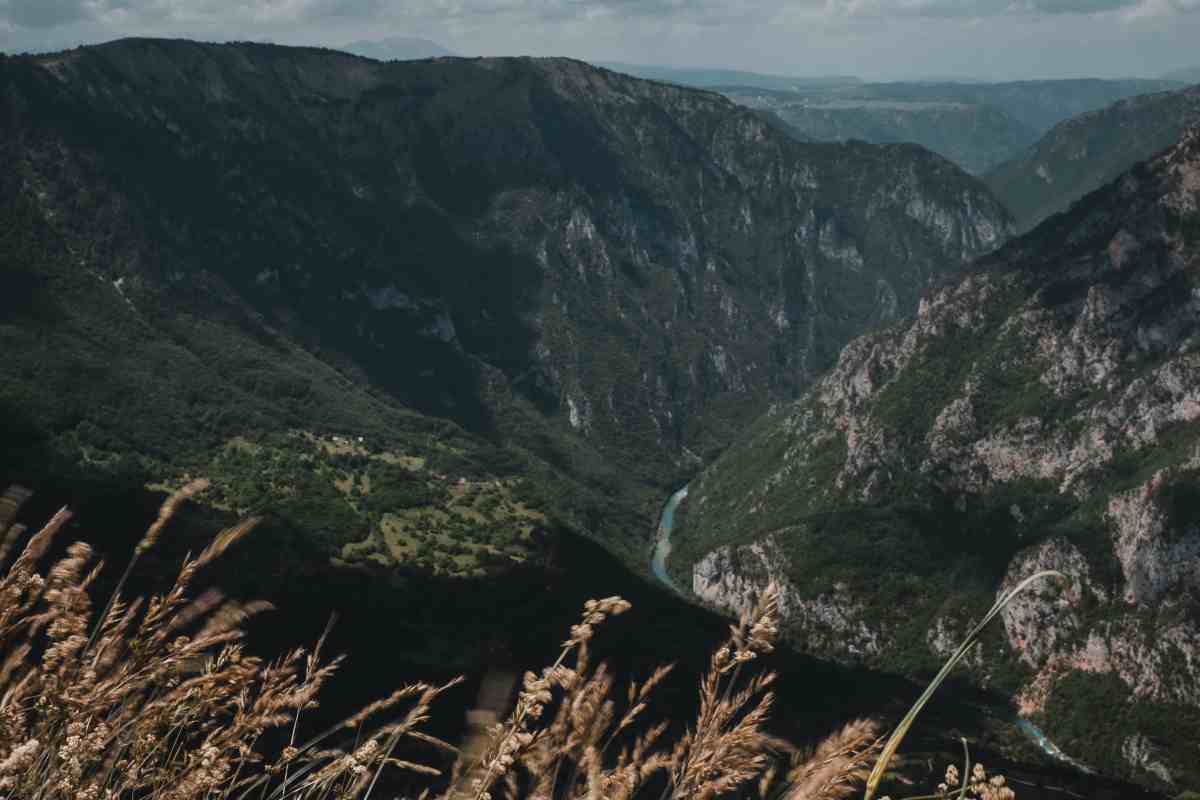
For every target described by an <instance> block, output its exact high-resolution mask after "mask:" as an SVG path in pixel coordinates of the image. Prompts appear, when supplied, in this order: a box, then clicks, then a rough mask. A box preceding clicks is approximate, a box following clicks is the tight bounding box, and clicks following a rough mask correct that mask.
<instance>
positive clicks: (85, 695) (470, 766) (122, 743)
mask: <svg viewBox="0 0 1200 800" xmlns="http://www.w3.org/2000/svg"><path fill="white" fill-rule="evenodd" d="M202 490H203V483H202V482H196V483H193V484H189V485H188V486H187V487H185V488H184V489H183V490H181V491H180V492H178V493H176V494H175V495H173V496H172V497H171V498H170V499H169V500H168V501H167V502H166V503H165V504H164V505H163V509H162V511H161V512H160V514H159V516H158V518H157V519H156V520H155V522H154V524H153V525H152V526H151V529H150V531H148V532H147V534H146V535H145V536H144V537H143V539H142V540H141V542H139V544H138V546H137V549H136V550H135V552H134V559H135V560H136V558H137V557H138V556H139V555H140V554H141V553H143V552H145V550H146V549H148V547H150V546H152V545H153V544H154V542H155V541H156V540H157V539H158V537H159V536H160V535H161V534H162V532H163V531H164V530H165V528H166V526H167V525H168V524H169V522H170V520H171V518H172V515H173V514H174V513H175V511H176V510H177V509H178V508H179V506H180V505H181V504H182V503H183V502H184V501H185V500H186V499H188V498H189V497H191V496H193V495H195V494H196V493H197V492H199V491H202ZM6 497H9V498H10V500H11V498H13V497H15V498H17V499H19V500H21V501H22V502H23V497H21V496H20V495H6ZM13 502H15V501H13ZM13 502H10V505H13ZM14 513H15V512H14ZM68 518H69V513H68V512H67V511H66V510H65V509H64V510H62V511H60V512H59V513H58V514H56V515H55V516H54V518H53V519H52V520H51V521H50V522H49V523H48V524H47V525H46V526H45V527H43V528H42V529H41V530H39V531H38V532H36V533H35V534H34V535H33V536H32V537H30V538H29V540H28V541H27V542H26V543H25V546H24V547H23V548H22V549H21V550H20V551H19V554H18V555H17V557H16V559H15V560H14V561H13V563H12V565H11V566H10V567H9V568H8V570H7V571H6V572H5V573H4V575H3V577H2V578H0V654H2V656H3V658H2V660H0V797H3V798H5V799H6V800H9V799H10V798H11V799H13V800H16V799H17V798H20V799H21V800H58V799H59V798H68V797H70V798H73V799H75V800H118V799H120V800H200V799H201V798H205V799H207V798H230V800H292V799H293V798H297V799H298V800H308V799H310V798H333V797H336V798H339V800H340V799H341V798H364V800H366V799H367V798H369V797H370V796H371V793H372V791H373V790H375V788H376V787H377V786H378V785H379V784H378V782H379V781H380V776H381V775H382V774H383V772H384V770H385V769H397V770H404V771H406V772H409V773H413V774H415V775H420V776H425V779H428V780H429V781H430V784H429V786H430V788H429V789H428V790H426V792H425V794H423V795H422V797H428V796H429V795H430V792H431V791H433V789H434V788H435V787H437V786H439V785H441V786H443V787H445V784H444V783H443V784H439V783H438V782H437V780H438V778H439V775H440V773H439V771H438V770H437V769H435V768H433V767H430V766H428V765H424V764H420V763H415V762H412V761H409V760H407V759H406V758H402V757H399V756H397V755H396V753H397V752H398V747H399V744H400V742H401V741H403V740H409V741H411V742H415V743H419V744H420V745H422V746H426V745H427V746H431V747H433V748H437V749H440V750H443V751H448V752H454V753H459V758H458V764H457V766H456V769H455V773H454V775H453V776H452V779H451V780H450V782H449V788H444V790H443V792H442V793H441V794H440V795H439V797H440V798H442V799H443V800H460V799H461V798H472V799H473V800H490V798H492V797H493V793H495V794H496V795H497V796H504V797H510V798H514V800H515V798H528V800H559V799H560V798H562V799H563V800H585V799H586V800H629V799H630V798H634V797H647V796H648V797H650V798H651V799H652V800H653V798H656V797H657V798H670V799H671V800H693V798H695V799H697V800H709V799H711V798H717V797H731V796H750V795H753V794H758V795H759V796H761V797H765V798H772V800H832V799H833V798H842V797H846V796H848V795H849V794H850V792H851V789H852V787H853V786H855V785H856V784H859V783H861V782H862V780H863V778H864V777H865V775H866V772H867V765H868V763H869V762H870V760H871V759H872V758H873V757H874V755H875V754H876V753H877V752H878V750H879V749H880V748H879V739H878V735H877V734H878V728H877V725H876V724H875V723H873V722H870V721H864V720H859V721H857V722H853V723H851V724H849V725H847V726H846V727H845V728H843V729H842V730H840V731H838V732H836V733H834V734H833V735H832V736H830V737H829V738H828V739H826V740H825V741H824V742H822V743H821V744H820V745H818V746H817V747H816V748H814V749H813V750H812V751H811V752H805V753H798V752H797V751H795V750H794V748H791V747H789V746H788V745H787V744H786V743H784V742H781V741H779V740H778V739H776V738H774V737H772V736H771V735H770V734H768V733H767V731H766V728H765V724H766V722H767V718H768V715H769V713H770V711H771V707H772V703H773V700H774V693H773V691H772V687H773V685H774V682H775V679H776V676H775V674H774V673H771V672H760V671H756V670H753V669H748V667H752V666H753V662H754V661H755V660H756V659H758V658H759V656H761V655H763V654H766V653H769V652H771V650H772V649H773V647H774V643H775V641H776V638H777V636H778V624H779V602H778V592H777V590H776V588H775V587H774V586H773V585H772V586H769V587H768V588H767V590H766V591H765V592H764V593H763V596H762V597H761V598H760V600H759V602H758V603H757V604H756V605H755V607H754V608H753V610H752V611H750V612H749V613H747V614H745V615H744V616H743V617H742V619H741V620H740V622H739V623H738V624H737V625H733V626H731V633H730V637H729V639H728V640H727V641H726V642H725V643H723V644H722V645H721V646H720V647H719V648H718V649H717V650H716V651H715V653H714V654H713V656H712V658H711V660H710V662H709V665H708V669H707V671H706V672H705V674H704V675H703V676H702V678H701V681H700V686H699V690H700V705H699V711H698V715H697V718H696V720H695V722H694V723H693V725H691V726H690V727H689V728H688V729H687V731H686V732H684V734H683V735H682V736H681V737H680V738H679V739H678V740H676V741H674V742H671V741H669V740H668V738H667V731H668V728H669V726H668V723H667V722H665V721H662V722H657V723H649V722H647V721H645V720H644V719H643V718H644V715H645V713H646V711H647V709H648V708H649V705H650V701H651V696H652V694H653V692H654V690H655V688H656V687H658V686H659V685H660V684H661V683H662V681H663V680H664V679H665V678H666V677H667V676H668V675H669V673H670V672H671V667H670V666H662V667H659V668H658V669H656V670H655V671H654V672H652V673H651V674H650V675H649V676H648V677H647V678H646V680H645V681H644V682H642V683H637V682H634V683H631V684H630V685H629V686H628V687H627V688H626V689H625V690H624V691H619V690H618V688H617V685H618V682H617V680H616V678H615V677H614V676H613V675H612V674H611V673H610V671H609V669H608V667H607V665H606V664H604V663H597V664H593V663H592V659H591V654H590V651H589V643H590V641H591V639H592V638H593V636H594V634H595V631H596V629H597V627H598V626H600V625H602V624H604V623H605V622H606V621H607V620H608V619H609V618H610V617H612V616H615V615H618V614H622V613H624V612H625V611H626V610H628V609H629V603H627V602H626V601H624V600H623V599H621V598H619V597H609V598H605V599H602V600H589V601H588V602H587V603H586V604H585V606H584V609H583V616H582V619H581V620H580V623H579V624H578V625H575V626H573V627H572V629H571V634H570V637H569V638H568V639H567V640H566V641H564V642H563V644H562V650H561V652H560V654H559V656H558V658H557V659H556V660H555V662H554V663H553V664H551V665H550V666H548V667H546V668H544V669H542V670H541V671H540V672H538V673H534V672H526V673H525V674H524V676H522V678H521V679H520V690H519V693H518V695H517V700H516V704H515V707H514V708H513V709H512V711H511V713H508V714H507V715H505V713H504V712H505V711H506V710H507V709H508V706H509V696H510V693H511V691H512V689H513V688H515V686H516V683H517V676H516V675H515V674H513V673H509V672H505V671H503V670H494V671H493V672H492V673H490V674H489V675H488V676H487V677H486V678H485V680H484V686H483V689H482V690H481V692H480V701H479V703H478V704H477V708H475V709H474V710H473V711H472V712H470V713H469V714H468V721H469V722H470V726H469V727H470V731H469V733H468V736H467V737H466V741H465V742H464V745H463V748H462V750H461V751H458V750H456V749H455V748H453V747H451V746H450V745H449V744H447V743H446V742H443V741H441V740H439V739H437V738H435V737H433V736H431V735H429V734H428V733H425V732H424V731H423V730H422V727H423V726H424V725H425V723H426V722H427V721H428V720H429V718H430V714H431V713H432V706H433V703H434V701H435V700H436V699H437V698H438V697H439V696H440V695H441V694H442V693H443V692H444V691H445V690H446V689H447V688H449V687H450V686H453V685H454V684H455V683H457V681H452V682H450V683H449V684H447V685H444V686H434V685H430V684H424V683H418V684H414V685H411V686H404V687H402V688H400V689H398V690H396V691H395V692H393V693H392V694H391V695H389V696H387V697H385V698H383V699H381V700H378V701H376V702H374V703H371V704H370V705H368V706H366V707H365V708H363V709H361V710H360V711H358V712H357V713H354V714H352V715H350V716H349V717H347V718H346V719H345V720H343V721H342V722H340V723H338V724H336V725H334V726H332V727H330V728H328V729H327V730H325V731H324V732H323V733H321V734H320V735H318V736H316V737H313V738H311V739H310V740H308V741H307V742H298V741H297V736H298V733H299V731H300V724H301V718H302V714H303V711H304V709H306V708H308V707H310V706H311V705H313V704H314V703H315V701H316V698H317V695H318V693H319V692H320V690H321V688H322V687H323V686H324V685H325V683H326V682H327V681H328V680H329V678H330V677H331V676H332V675H333V674H334V672H335V671H336V670H337V667H338V665H339V663H340V659H333V660H332V661H329V662H325V661H323V660H322V657H321V650H322V646H323V645H324V642H325V639H326V636H327V634H328V630H329V629H328V628H326V631H325V634H323V635H322V636H321V639H320V640H319V641H318V643H317V646H316V647H315V648H314V649H313V650H312V651H311V652H309V651H306V650H304V649H294V650H292V651H290V652H287V653H285V654H283V655H282V656H281V657H280V658H278V659H276V660H274V661H271V662H264V661H262V660H260V659H257V658H254V657H251V656H249V655H247V654H246V653H245V652H244V651H243V649H242V644H241V639H242V637H243V635H244V634H243V625H244V623H245V621H246V619H247V618H248V617H250V616H251V615H253V614H256V613H261V612H262V611H265V610H267V609H269V607H270V606H269V605H268V604H265V603H238V602H234V601H231V600H228V599H227V598H225V597H224V596H223V595H222V594H221V593H220V592H219V591H216V590H208V591H204V592H200V593H199V594H197V595H196V596H195V597H194V598H193V597H192V594H193V591H192V590H193V583H194V580H195V576H196V574H197V572H198V570H199V569H200V568H201V567H202V566H204V565H206V564H207V563H209V562H210V561H212V560H214V559H216V558H217V557H219V556H220V555H221V554H222V553H224V552H225V551H226V550H228V548H229V547H231V546H232V545H233V544H235V543H236V542H237V541H238V540H239V539H240V538H242V537H244V536H245V535H247V534H248V533H249V532H250V531H251V530H252V529H253V527H254V523H255V521H254V520H247V521H246V522H244V523H241V524H239V525H237V526H234V527H232V528H230V529H228V530H226V531H223V532H222V533H220V534H219V535H218V536H217V537H216V539H215V540H214V542H213V543H212V544H211V545H209V547H207V548H206V549H205V550H203V551H202V552H201V554H200V556H199V557H198V558H195V559H192V558H188V559H185V561H184V563H183V564H182V565H181V567H180V570H179V573H178V575H177V576H176V578H175V581H174V583H173V584H172V586H171V587H170V589H169V590H167V591H166V592H164V593H162V594H159V595H156V596H154V597H152V598H150V599H149V600H143V599H141V598H136V599H132V600H126V599H124V598H123V597H122V596H121V595H120V590H121V589H122V588H123V586H124V581H125V577H127V576H128V574H129V569H126V571H125V577H122V579H121V581H120V582H119V583H118V590H117V592H115V593H114V595H113V596H112V597H111V598H110V599H109V601H108V603H107V605H106V606H105V608H104V609H103V611H102V612H101V613H99V614H94V613H93V607H92V601H91V598H90V596H89V593H88V587H89V585H90V584H91V582H92V581H93V580H94V578H95V577H96V575H97V574H98V571H99V568H100V565H99V564H98V563H96V559H95V558H94V556H93V553H92V551H91V549H90V548H89V547H88V546H87V545H86V544H83V543H74V544H72V545H70V546H69V547H68V548H67V549H66V554H65V556H64V557H62V558H61V559H59V560H58V561H57V562H56V563H54V564H52V565H50V567H49V569H48V570H45V571H44V572H42V571H39V564H40V561H41V560H42V559H43V558H44V556H45V553H46V552H48V551H49V547H50V544H51V542H52V540H53V538H54V537H55V535H56V534H57V533H59V532H60V530H61V528H62V526H63V525H64V524H65V523H66V521H67V519H68ZM12 522H13V517H12V516H9V517H8V518H7V522H6V525H7V526H10V532H11V531H12V530H14V529H15V526H12V525H11V523H12ZM19 535H20V531H18V536H19ZM9 541H10V543H11V544H12V546H13V548H14V549H15V546H16V543H17V542H18V541H19V539H11V538H10V540H9ZM502 719H504V720H505V721H504V722H501V720H502ZM371 726H374V727H371ZM275 729H285V730H290V734H291V735H290V738H289V739H288V744H287V745H286V746H285V747H283V749H282V750H281V751H280V752H278V753H268V752H266V751H264V749H263V747H262V746H261V742H262V741H263V738H264V734H266V733H267V732H268V731H271V730H275ZM399 752H407V750H404V751H399ZM781 756H790V762H788V763H786V764H783V765H782V768H781V763H780V757H781ZM978 772H979V775H980V776H981V777H980V778H979V779H978V780H976V779H975V777H976V776H975V773H972V780H971V782H970V783H969V784H968V786H967V787H966V792H967V793H965V794H964V793H963V791H962V790H960V791H959V794H960V795H961V796H964V797H967V796H969V797H973V798H976V800H1011V798H1012V794H1011V791H1010V790H1008V789H1007V787H1006V786H1005V785H1004V783H1003V779H996V778H987V776H986V775H985V774H984V773H982V768H979V770H978ZM948 783H949V781H948Z"/></svg>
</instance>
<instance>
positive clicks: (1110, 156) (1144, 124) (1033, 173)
mask: <svg viewBox="0 0 1200 800" xmlns="http://www.w3.org/2000/svg"><path fill="white" fill-rule="evenodd" d="M1198 121H1200V86H1193V87H1189V88H1186V89H1180V90H1178V91H1171V92H1156V93H1153V94H1145V95H1141V96H1138V97H1130V98H1127V99H1123V100H1119V101H1117V102H1116V103H1113V104H1112V105H1110V106H1107V107H1105V108H1102V109H1099V110H1096V111H1090V112H1088V113H1086V114H1080V115H1079V116H1077V117H1073V118H1071V119H1069V120H1066V121H1064V122H1061V123H1059V124H1058V125H1056V126H1055V127H1054V128H1053V129H1051V130H1050V131H1049V132H1047V133H1046V135H1045V136H1043V137H1042V138H1041V139H1040V140H1039V141H1037V142H1036V143H1035V144H1033V146H1032V147H1030V148H1029V149H1028V151H1027V152H1024V153H1021V154H1018V155H1016V156H1015V157H1014V158H1013V159H1012V160H1011V161H1009V162H1007V163H1005V164H1001V165H999V166H996V167H995V168H994V169H992V170H991V171H990V172H988V173H987V174H986V175H985V176H984V180H985V181H987V183H988V185H989V186H991V187H992V189H993V191H995V192H996V195H997V197H999V198H1000V199H1001V200H1002V201H1003V202H1004V204H1005V205H1006V206H1007V207H1008V208H1009V210H1011V211H1012V212H1013V214H1014V215H1015V216H1016V218H1017V223H1018V226H1019V228H1020V229H1021V230H1023V231H1024V230H1029V229H1031V228H1033V227H1034V226H1035V225H1037V224H1038V223H1039V222H1041V221H1042V220H1044V219H1045V218H1046V217H1048V216H1050V215H1051V214H1055V213H1057V212H1059V211H1063V210H1065V209H1066V208H1067V207H1068V206H1070V205H1071V203H1073V202H1075V201H1076V200H1078V199H1079V198H1081V197H1083V196H1084V195H1085V194H1087V193H1088V192H1091V191H1093V190H1095V189H1097V188H1099V187H1100V186H1103V185H1104V184H1105V183H1108V182H1109V181H1111V180H1112V179H1113V178H1115V177H1117V176H1118V175H1120V174H1121V173H1122V172H1124V171H1125V170H1127V169H1129V168H1130V167H1131V166H1133V165H1134V164H1136V163H1137V162H1139V161H1143V160H1145V159H1147V158H1149V157H1150V156H1152V155H1154V154H1155V153H1157V152H1159V151H1160V150H1162V149H1163V148H1165V147H1167V146H1169V145H1170V144H1172V143H1173V142H1175V141H1177V140H1178V139H1179V137H1180V135H1181V134H1182V133H1183V131H1185V130H1187V128H1188V127H1189V126H1191V125H1195V124H1196V123H1197V122H1198Z"/></svg>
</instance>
